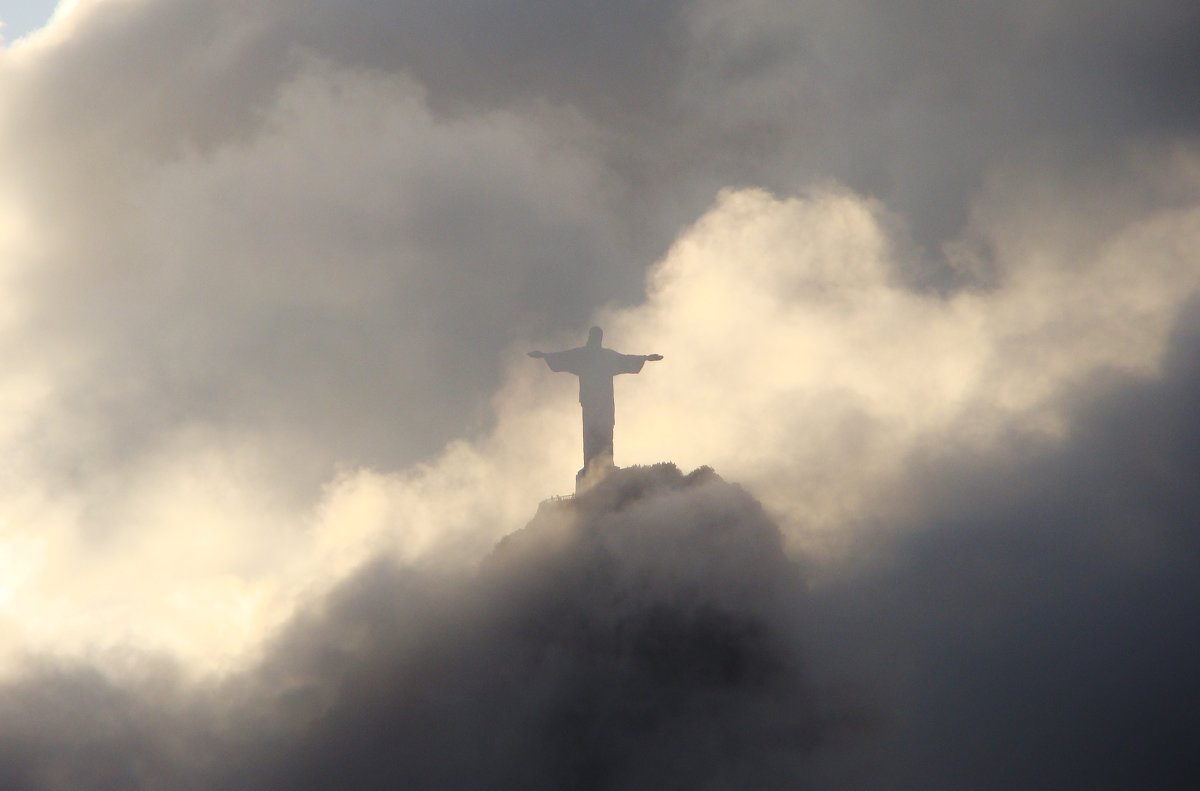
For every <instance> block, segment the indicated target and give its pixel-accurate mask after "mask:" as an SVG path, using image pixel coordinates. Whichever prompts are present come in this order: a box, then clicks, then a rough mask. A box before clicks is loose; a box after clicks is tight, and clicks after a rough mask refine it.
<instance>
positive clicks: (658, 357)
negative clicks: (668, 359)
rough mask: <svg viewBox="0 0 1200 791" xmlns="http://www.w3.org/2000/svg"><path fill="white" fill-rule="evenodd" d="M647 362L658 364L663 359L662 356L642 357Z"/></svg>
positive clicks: (650, 355) (649, 355) (648, 355)
mask: <svg viewBox="0 0 1200 791" xmlns="http://www.w3.org/2000/svg"><path fill="white" fill-rule="evenodd" d="M642 356H643V357H644V358H645V359H646V361H647V362H652V363H656V362H658V361H659V360H661V359H662V358H663V356H662V355H661V354H645V355H642Z"/></svg>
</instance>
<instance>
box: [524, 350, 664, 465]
mask: <svg viewBox="0 0 1200 791" xmlns="http://www.w3.org/2000/svg"><path fill="white" fill-rule="evenodd" d="M545 360H546V364H547V365H549V366H550V370H551V371H563V372H566V373H571V374H575V375H576V376H578V377H579V404H580V406H582V407H583V469H584V470H587V469H589V468H590V467H591V466H592V463H593V462H594V461H599V462H600V463H601V464H606V465H611V464H612V458H613V425H614V424H615V422H616V409H615V406H614V403H613V377H614V376H616V375H618V374H636V373H638V372H639V371H641V370H642V366H643V365H645V363H646V358H645V357H644V356H642V355H638V354H621V353H620V352H615V351H613V350H612V349H605V348H604V347H602V346H580V347H579V348H577V349H568V350H567V351H565V352H550V353H548V354H546V355H545Z"/></svg>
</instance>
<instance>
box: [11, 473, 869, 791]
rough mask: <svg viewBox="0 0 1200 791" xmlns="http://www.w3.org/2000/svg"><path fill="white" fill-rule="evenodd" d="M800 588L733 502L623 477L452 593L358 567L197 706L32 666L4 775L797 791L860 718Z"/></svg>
mask: <svg viewBox="0 0 1200 791" xmlns="http://www.w3.org/2000/svg"><path fill="white" fill-rule="evenodd" d="M803 592H804V587H803V585H802V579H801V577H800V574H799V570H798V568H797V567H796V566H795V565H794V564H793V563H792V562H791V561H790V560H789V559H788V558H787V557H786V555H785V554H784V552H783V543H782V540H781V536H780V534H779V531H778V528H776V527H775V526H774V525H773V524H772V523H771V522H770V520H769V518H768V517H767V516H766V514H765V513H764V512H763V511H762V509H761V508H760V507H759V506H758V504H757V503H756V502H755V501H754V500H753V498H752V497H750V496H749V495H748V494H746V493H745V492H744V491H743V490H741V489H740V488H738V487H736V486H732V485H730V484H727V483H725V482H724V481H722V480H721V479H720V478H719V477H717V476H716V475H715V474H713V473H712V472H711V471H708V470H698V471H696V472H694V473H692V474H690V475H688V476H686V477H685V476H683V475H682V474H680V473H679V471H678V470H676V469H675V468H674V467H673V466H671V465H660V466H658V467H655V468H643V469H630V470H624V471H621V472H620V473H619V474H617V475H615V476H614V477H613V478H612V479H611V480H609V481H606V482H605V483H604V484H602V485H601V486H598V487H597V488H596V489H594V490H593V491H591V492H589V493H588V494H587V495H585V496H581V497H580V498H578V499H576V500H575V501H573V502H572V501H568V502H566V503H558V504H547V505H545V506H543V507H542V509H540V510H539V512H538V515H537V516H536V517H535V518H534V520H533V521H532V522H531V523H530V524H529V525H528V526H527V527H525V528H524V529H523V530H521V531H518V532H517V533H514V534H513V535H510V536H508V537H507V538H505V539H504V541H503V542H501V543H500V544H499V545H498V546H497V547H496V549H495V551H494V552H493V553H492V554H491V555H490V556H489V558H488V559H487V560H486V562H485V563H484V564H483V566H482V567H481V568H480V569H479V570H478V571H477V572H475V573H473V574H470V575H467V576H465V577H461V578H458V579H454V580H450V579H447V578H446V577H444V576H441V575H434V576H428V575H423V574H421V573H420V572H418V571H415V570H405V569H403V568H401V567H398V566H396V565H394V564H391V563H387V562H378V563H374V564H371V565H369V566H367V567H366V568H364V569H362V570H361V571H359V572H358V573H357V574H355V575H354V576H353V577H352V578H350V579H349V580H348V581H347V582H346V583H345V584H343V585H342V586H340V587H339V589H338V590H336V591H334V592H333V593H332V595H330V596H329V597H328V598H326V599H324V600H323V601H321V602H320V603H319V606H317V607H315V608H313V609H312V610H311V611H310V612H307V613H305V614H303V615H302V616H301V617H299V618H298V619H297V620H296V621H295V622H293V623H292V624H291V625H290V626H289V628H288V629H287V630H286V631H285V632H284V633H283V634H282V635H281V636H280V638H279V639H277V640H276V641H275V642H274V644H273V645H272V647H271V650H270V651H269V652H268V654H267V657H266V659H265V661H264V662H263V663H262V664H261V665H260V666H259V667H257V668H255V669H254V670H253V672H251V673H249V674H246V675H242V676H236V677H232V678H230V679H227V680H226V681H224V682H223V683H221V684H220V685H217V686H215V687H213V688H212V689H199V690H196V689H186V688H183V687H181V686H180V685H179V684H178V682H177V681H176V680H175V679H174V678H173V677H172V676H171V675H170V674H169V673H167V672H164V671H162V670H161V669H160V670H159V671H158V675H154V674H153V673H152V672H148V671H147V670H145V669H142V670H139V671H138V673H139V676H140V677H139V678H138V683H137V685H136V686H135V687H133V688H132V689H131V688H129V687H127V686H126V687H121V686H113V685H112V684H111V683H109V682H106V681H105V680H104V679H103V678H101V677H99V676H97V675H95V674H92V673H89V672H87V671H86V670H79V669H74V670H73V669H69V668H67V669H62V670H43V671H41V672H40V673H39V674H37V675H36V676H35V677H33V678H31V679H28V680H26V681H24V682H22V683H21V684H19V685H16V686H12V687H9V693H8V695H7V696H6V698H5V699H4V701H3V704H2V706H3V709H4V712H3V713H4V714H5V716H4V717H3V718H2V720H3V722H4V723H5V725H4V726H3V728H4V736H5V738H4V742H5V744H7V745H13V744H28V745H31V746H32V747H33V749H30V750H21V751H19V752H13V753H12V754H9V755H6V756H4V758H3V761H0V772H4V773H5V774H4V776H5V777H6V779H8V780H10V781H11V782H14V783H17V784H18V785H17V786H16V787H20V786H21V784H23V783H27V784H29V785H30V786H31V787H38V788H45V789H53V788H68V787H74V788H79V787H100V786H104V785H120V786H122V787H126V788H166V787H171V788H192V787H221V788H246V789H252V788H294V789H300V788H324V787H328V785H329V784H330V783H333V782H341V783H348V784H350V785H353V786H354V787H356V788H363V789H367V788H385V787H387V788H390V787H394V786H395V785H396V784H397V783H400V784H418V785H424V786H429V787H460V786H474V785H480V784H485V785H488V786H490V787H495V788H509V787H512V788H517V787H520V788H531V787H532V788H543V787H544V788H562V787H564V786H589V787H593V786H599V787H605V786H633V785H641V784H645V783H661V782H668V783H673V782H683V783H685V784H687V785H689V786H693V787H727V786H728V785H730V784H740V783H743V782H747V781H754V782H756V783H760V784H762V785H763V787H783V786H787V787H792V783H791V778H794V777H795V776H796V771H797V769H798V767H802V766H803V764H804V762H805V760H806V758H807V757H808V756H809V755H811V754H812V753H813V751H814V750H817V749H818V748H819V746H820V745H821V744H822V743H823V742H825V741H826V740H829V739H834V738H841V737H845V736H847V735H848V734H849V733H851V732H853V731H855V730H857V729H858V728H860V727H861V725H856V724H855V720H856V718H857V719H861V716H862V715H861V714H858V713H853V715H852V714H851V713H849V712H845V711H842V710H841V709H840V706H841V705H842V704H840V703H836V704H835V703H832V702H828V701H824V700H822V699H821V697H820V695H819V694H818V692H817V690H815V689H814V688H813V686H812V684H811V682H810V680H809V679H808V678H807V677H806V674H805V669H804V661H803V653H802V640H801V630H800V627H801V621H800V620H799V619H798V618H797V616H798V613H799V607H798V604H799V603H800V602H802V600H803ZM153 669H154V668H150V670H151V671H153ZM65 701H70V703H71V710H72V712H73V714H72V724H71V727H70V728H64V727H63V726H62V724H61V723H59V722H58V718H60V717H61V716H63V714H64V712H63V711H62V710H61V708H60V705H61V703H63V702H65ZM184 712H186V716H181V715H183V714H184ZM97 723H105V726H104V727H103V728H98V727H96V724H97ZM498 723H504V725H503V727H502V728H501V729H500V730H499V732H498V731H497V724H498ZM48 742H54V743H58V744H60V745H61V746H62V749H56V750H48V749H45V748H46V746H47V744H48ZM97 753H99V754H100V755H102V756H104V757H103V759H101V760H98V759H97V755H96V754H97Z"/></svg>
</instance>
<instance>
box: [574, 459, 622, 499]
mask: <svg viewBox="0 0 1200 791" xmlns="http://www.w3.org/2000/svg"><path fill="white" fill-rule="evenodd" d="M616 468H617V466H616V465H615V464H613V462H612V458H611V457H609V458H598V459H592V461H591V463H589V464H588V465H587V466H586V467H584V468H583V469H581V470H580V471H579V472H577V473H575V494H583V493H584V492H586V491H587V490H588V489H590V488H592V487H593V486H595V485H596V484H598V483H599V482H600V481H602V480H604V479H605V477H607V476H608V474H609V473H610V472H612V471H613V470H615V469H616Z"/></svg>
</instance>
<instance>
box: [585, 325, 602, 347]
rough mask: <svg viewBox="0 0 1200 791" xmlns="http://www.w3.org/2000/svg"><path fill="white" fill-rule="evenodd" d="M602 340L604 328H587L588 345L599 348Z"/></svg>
mask: <svg viewBox="0 0 1200 791" xmlns="http://www.w3.org/2000/svg"><path fill="white" fill-rule="evenodd" d="M602 340H604V330H602V329H600V328H599V327H592V328H591V329H590V330H588V342H587V345H588V346H590V347H594V348H599V347H600V342H601V341H602Z"/></svg>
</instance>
